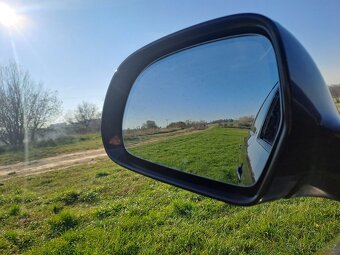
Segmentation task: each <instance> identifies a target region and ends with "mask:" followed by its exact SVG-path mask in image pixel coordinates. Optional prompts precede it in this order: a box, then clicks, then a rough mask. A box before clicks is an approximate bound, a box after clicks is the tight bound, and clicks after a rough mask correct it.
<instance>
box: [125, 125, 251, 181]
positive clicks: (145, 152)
mask: <svg viewBox="0 0 340 255" xmlns="http://www.w3.org/2000/svg"><path fill="white" fill-rule="evenodd" d="M247 136H248V130H247V129H239V128H222V127H212V128H209V129H206V130H203V131H200V132H197V133H193V134H187V135H182V136H176V137H169V138H167V139H166V140H162V141H160V142H157V143H150V144H146V145H141V146H137V147H134V148H130V149H129V151H130V152H131V153H132V154H134V155H136V156H138V157H141V158H144V159H147V160H149V161H152V162H156V163H159V164H162V165H165V166H170V167H173V168H176V169H179V170H182V171H185V172H189V173H192V174H196V175H199V176H204V177H208V178H210V179H214V180H218V181H222V182H228V183H239V181H238V178H237V174H236V169H237V167H238V166H240V164H241V163H243V165H244V166H243V171H244V173H245V174H244V175H243V181H242V183H243V184H251V183H252V179H251V174H250V173H249V170H248V169H247V166H246V165H247V164H246V163H245V153H244V151H243V146H244V139H245V137H247Z"/></svg>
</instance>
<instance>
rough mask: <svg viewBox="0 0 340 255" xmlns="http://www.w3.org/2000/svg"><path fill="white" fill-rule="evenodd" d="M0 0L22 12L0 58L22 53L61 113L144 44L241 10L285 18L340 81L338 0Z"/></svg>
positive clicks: (96, 99)
mask: <svg viewBox="0 0 340 255" xmlns="http://www.w3.org/2000/svg"><path fill="white" fill-rule="evenodd" d="M0 2H6V3H8V4H9V5H11V6H12V7H13V8H14V9H15V10H16V11H17V13H18V14H20V15H21V16H22V17H23V18H24V20H23V22H22V24H21V25H20V26H19V27H18V28H17V29H11V30H8V29H7V28H4V27H1V26H0V64H5V63H7V62H8V61H9V60H11V59H12V60H13V59H14V58H17V60H18V62H19V63H20V64H21V65H22V66H23V67H24V68H25V69H28V70H29V71H30V72H31V75H32V77H33V78H34V79H35V80H37V81H42V82H43V83H44V84H45V86H46V87H48V88H50V89H52V90H58V92H59V96H60V98H61V99H62V101H63V108H64V112H67V111H68V110H70V109H72V108H74V107H75V106H76V105H77V104H78V103H80V102H81V101H89V102H93V103H96V104H98V106H101V105H102V102H103V100H104V97H105V93H106V89H107V87H108V84H109V82H110V80H111V77H112V75H113V72H114V70H115V69H116V68H117V67H118V65H119V64H120V63H121V62H122V61H123V60H124V59H125V58H126V57H127V56H128V55H129V54H131V53H133V52H134V51H135V50H137V49H138V48H140V47H142V46H143V45H145V44H147V43H149V42H152V41H154V40H156V39H158V38H159V37H162V36H165V35H167V34H169V33H172V32H175V31H177V30H179V29H182V28H185V27H188V26H190V25H194V24H197V23H199V22H203V21H206V20H209V19H213V18H217V17H221V16H225V15H230V14H235V13H242V12H254V13H261V14H264V15H266V16H268V17H270V18H272V19H274V20H276V21H278V22H279V23H281V24H282V25H283V26H284V27H286V28H287V29H288V30H290V31H291V32H292V33H293V34H294V35H295V36H296V37H297V38H298V40H299V41H300V42H301V43H302V44H303V45H304V46H305V48H306V49H307V50H308V51H309V53H310V54H311V55H312V57H313V59H314V60H315V62H316V63H317V65H318V67H319V68H320V70H321V72H322V74H323V76H324V79H325V80H326V82H327V83H328V84H333V83H340V33H339V27H340V15H339V10H340V1H336V0H334V1H331V0H330V1H316V0H308V1H306V0H305V1H287V0H285V1H269V0H268V1H242V0H241V1H240V0H238V1H227V0H224V1H212V0H210V1H208V0H206V1H202V0H195V1H159V0H157V1H156V0H154V1H150V0H130V1H128V0H112V1H104V0H101V1H94V0H93V1H88V0H72V1H71V0H70V1H65V0H49V1H45V0H40V1H38V0H36V1H35V0H32V1H29V0H22V1H18V0H10V1H1V0H0ZM13 48H14V49H15V52H16V54H14V53H13ZM15 55H16V56H15Z"/></svg>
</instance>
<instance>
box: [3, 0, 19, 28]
mask: <svg viewBox="0 0 340 255" xmlns="http://www.w3.org/2000/svg"><path fill="white" fill-rule="evenodd" d="M17 22H18V15H17V14H16V13H15V11H14V9H13V8H11V7H10V6H8V5H7V4H5V3H0V23H1V25H3V26H5V27H14V26H15V25H16V24H17Z"/></svg>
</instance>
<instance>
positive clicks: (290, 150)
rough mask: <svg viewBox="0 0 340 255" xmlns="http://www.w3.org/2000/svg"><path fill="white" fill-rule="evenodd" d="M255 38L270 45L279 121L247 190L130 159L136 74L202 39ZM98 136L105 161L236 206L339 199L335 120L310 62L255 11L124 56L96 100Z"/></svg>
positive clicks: (339, 132)
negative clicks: (128, 117)
mask: <svg viewBox="0 0 340 255" xmlns="http://www.w3.org/2000/svg"><path fill="white" fill-rule="evenodd" d="M249 33H255V34H261V35H264V36H266V37H267V38H268V39H269V40H270V41H271V43H272V44H273V47H274V51H275V54H276V59H277V64H278V69H279V76H280V81H279V82H280V92H281V93H280V94H281V98H282V100H281V103H282V106H281V107H282V121H281V125H280V127H279V130H278V137H277V139H276V140H275V142H274V144H273V149H272V152H271V153H270V155H269V159H268V162H267V164H266V166H265V169H264V171H263V173H262V175H261V177H260V178H259V180H258V181H257V183H256V184H254V185H253V186H250V187H239V186H235V185H230V184H225V183H220V182H217V181H213V180H208V179H205V178H202V177H199V176H193V175H190V174H187V173H184V172H180V171H177V170H173V169H170V168H167V167H164V166H160V165H157V164H154V163H151V162H147V161H144V160H142V159H139V158H136V157H134V156H132V155H130V154H129V153H128V152H127V151H126V150H125V148H124V144H123V142H122V141H123V138H122V120H123V115H124V109H125V104H126V101H127V98H128V95H129V92H130V89H131V87H132V85H133V83H134V81H135V79H136V78H137V77H138V75H139V74H140V73H141V72H142V71H143V70H144V69H145V68H147V67H148V66H149V65H150V64H152V63H153V62H155V61H157V60H158V59H160V58H162V57H164V56H167V55H169V54H173V53H174V52H177V51H180V50H182V49H185V48H188V47H192V46H195V45H197V44H201V43H205V42H208V41H212V40H216V39H220V38H224V37H229V36H236V35H242V34H249ZM102 139H103V144H104V147H105V149H106V152H107V154H108V155H109V157H110V158H111V159H112V160H113V161H115V162H116V163H118V164H120V165H121V166H123V167H126V168H128V169H130V170H133V171H135V172H138V173H141V174H144V175H146V176H149V177H152V178H154V179H157V180H160V181H163V182H166V183H169V184H172V185H175V186H178V187H181V188H185V189H188V190H191V191H194V192H197V193H200V194H203V195H206V196H210V197H212V198H216V199H219V200H222V201H226V202H229V203H233V204H238V205H252V204H256V203H259V202H263V201H268V200H273V199H278V198H282V197H292V196H302V195H304V196H305V195H308V196H323V197H328V198H333V199H337V200H340V189H339V188H338V185H340V158H339V157H338V158H337V154H338V153H339V151H340V118H339V115H338V112H337V111H336V108H335V105H334V104H333V102H332V98H331V96H330V93H329V91H328V88H327V86H326V85H325V82H324V81H323V79H322V77H321V74H320V72H319V71H318V69H317V67H316V65H315V63H314V62H313V60H312V59H311V57H310V56H309V55H308V53H307V52H306V51H305V49H304V48H303V47H302V46H301V44H300V43H299V42H298V41H297V40H296V39H295V38H294V37H293V36H292V35H291V34H290V33H289V32H288V31H287V30H285V29H284V28H283V27H282V26H280V25H279V24H278V23H276V22H274V21H272V20H270V19H268V18H266V17H264V16H261V15H257V14H238V15H233V16H227V17H223V18H219V19H215V20H212V21H208V22H204V23H202V24H199V25H196V26H193V27H190V28H187V29H184V30H181V31H179V32H176V33H174V34H171V35H169V36H166V37H164V38H162V39H160V40H158V41H155V42H153V43H151V44H149V45H147V46H145V47H143V48H142V49H140V50H138V51H137V52H135V53H134V54H132V55H131V56H129V57H128V58H127V59H126V60H125V61H124V62H123V63H122V64H121V65H120V67H119V68H118V70H117V71H116V73H115V74H114V76H113V78H112V80H111V83H110V86H109V89H108V92H107V95H106V99H105V103H104V109H103V116H102Z"/></svg>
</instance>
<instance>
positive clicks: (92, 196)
mask: <svg viewBox="0 0 340 255" xmlns="http://www.w3.org/2000/svg"><path fill="white" fill-rule="evenodd" d="M80 200H81V201H82V202H85V203H94V202H96V201H97V200H98V197H97V193H96V192H93V191H89V192H86V193H84V194H83V195H82V196H81V198H80Z"/></svg>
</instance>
